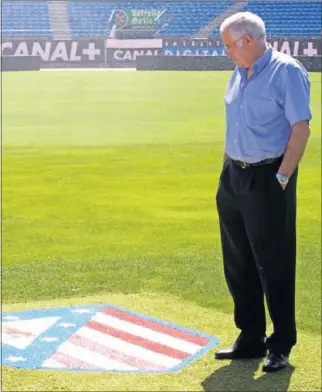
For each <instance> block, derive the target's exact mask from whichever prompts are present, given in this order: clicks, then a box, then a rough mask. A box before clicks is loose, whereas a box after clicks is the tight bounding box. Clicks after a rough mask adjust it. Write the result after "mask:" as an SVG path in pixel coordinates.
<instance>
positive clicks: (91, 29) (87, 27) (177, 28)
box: [2, 0, 322, 38]
mask: <svg viewBox="0 0 322 392" xmlns="http://www.w3.org/2000/svg"><path fill="white" fill-rule="evenodd" d="M53 3H54V2H53ZM56 3H57V5H58V8H59V7H60V8H61V14H59V9H58V11H57V10H56V11H55V12H56V15H51V14H52V13H53V11H51V9H50V7H49V6H48V3H47V2H44V1H41V0H39V1H20V0H3V1H2V35H3V37H21V36H24V37H28V36H29V37H30V36H34V37H44V38H45V37H52V36H54V35H55V30H57V29H64V28H63V27H61V24H59V23H56V25H55V23H54V22H55V20H56V22H59V19H63V17H64V14H66V16H65V19H66V22H65V25H66V28H65V30H66V31H67V30H68V34H70V35H71V36H76V37H77V36H93V37H106V36H109V35H110V30H111V26H110V25H109V24H108V21H109V19H110V17H111V15H112V12H113V10H117V9H143V8H144V9H159V10H163V9H165V10H166V13H165V14H166V15H168V16H169V17H171V19H172V20H171V22H169V23H167V24H164V25H163V27H162V26H160V28H159V29H158V32H157V33H156V34H157V35H158V36H161V37H162V36H166V37H172V36H173V37H178V36H180V37H191V36H194V35H195V34H198V32H199V31H200V29H202V28H203V27H204V26H206V25H207V24H208V25H209V26H211V28H210V29H209V33H208V32H207V34H208V36H211V35H212V36H216V35H218V34H219V31H218V26H219V25H220V18H218V17H219V16H220V15H224V13H225V12H226V14H227V9H228V8H229V7H232V6H233V5H234V4H235V5H236V3H237V4H238V2H221V1H184V2H183V1H173V2H171V1H167V2H155V1H153V2H151V1H150V2H143V1H140V2H104V1H90V2H89V1H60V2H59V3H58V2H56ZM239 8H240V10H242V11H244V10H249V11H252V12H255V13H257V14H259V15H260V16H262V17H263V18H264V20H265V22H266V26H267V32H268V35H269V36H275V37H277V36H284V37H287V36H293V37H294V36H299V37H301V36H320V35H321V29H322V26H321V24H322V23H321V13H322V3H321V1H261V2H260V1H249V2H247V1H244V2H241V7H239ZM216 18H217V19H216ZM214 20H215V21H216V20H217V23H213V24H212V25H211V21H214ZM56 32H57V31H56Z"/></svg>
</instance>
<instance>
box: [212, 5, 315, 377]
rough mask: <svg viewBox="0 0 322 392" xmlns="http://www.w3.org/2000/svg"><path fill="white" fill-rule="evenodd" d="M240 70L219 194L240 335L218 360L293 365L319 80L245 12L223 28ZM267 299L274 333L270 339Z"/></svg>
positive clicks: (231, 98)
mask: <svg viewBox="0 0 322 392" xmlns="http://www.w3.org/2000/svg"><path fill="white" fill-rule="evenodd" d="M221 35H222V40H223V43H224V45H225V47H226V50H227V55H228V56H230V57H231V58H232V59H233V61H234V62H235V63H236V64H237V67H236V68H235V70H234V71H233V73H232V76H231V78H230V80H229V83H228V86H227V90H226V93H225V104H226V141H225V159H224V164H223V169H222V173H221V176H220V180H219V187H218V191H217V195H216V201H217V208H218V214H219V224H220V233H221V242H222V252H223V260H224V273H225V277H226V281H227V285H228V288H229V291H230V293H231V295H232V297H233V301H234V320H235V324H236V327H237V328H238V329H240V334H239V336H238V338H237V340H236V342H235V344H234V345H233V347H232V348H230V349H227V350H220V351H217V352H216V354H215V358H217V359H235V358H258V357H259V358H260V357H264V356H266V355H267V354H268V357H267V358H266V360H265V363H264V366H263V371H276V370H279V369H282V368H284V367H285V366H287V364H288V357H289V354H290V352H291V349H292V347H293V346H294V345H295V344H296V339H297V335H296V322H295V264H296V186H297V174H298V165H299V162H300V160H301V158H302V156H303V153H304V150H305V147H306V144H307V140H308V137H309V134H310V128H309V121H310V119H311V111H310V103H309V101H310V82H309V78H308V74H307V72H306V70H305V69H304V68H303V66H302V65H301V64H300V63H299V62H298V61H296V60H295V59H294V58H292V57H290V56H287V55H285V54H282V53H279V52H277V51H275V50H273V49H272V47H271V46H270V45H269V44H268V43H267V41H266V31H265V24H264V22H263V20H262V19H261V18H260V17H258V16H257V15H254V14H252V13H250V12H240V13H237V14H235V15H233V16H232V17H230V18H228V19H226V20H225V21H224V22H223V24H222V26H221ZM264 298H266V302H267V306H268V310H269V314H270V318H271V320H272V323H273V328H274V331H273V334H272V335H271V336H269V337H266V319H265V307H264Z"/></svg>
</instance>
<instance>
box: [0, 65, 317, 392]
mask: <svg viewBox="0 0 322 392" xmlns="http://www.w3.org/2000/svg"><path fill="white" fill-rule="evenodd" d="M229 75H230V73H229V72H142V73H141V72H69V71H65V72H40V73H24V72H20V73H4V74H3V76H2V78H3V80H2V100H3V102H2V116H3V117H2V126H3V128H2V214H3V224H2V301H3V310H22V309H25V308H35V307H39V306H60V305H62V304H82V303H93V302H95V301H106V302H114V303H115V304H119V305H121V306H125V307H128V308H131V309H133V310H137V311H141V312H145V313H146V314H149V315H152V316H155V317H158V318H164V319H166V320H168V321H172V322H175V323H179V324H181V325H183V326H186V327H191V328H195V329H198V330H201V331H203V332H207V333H211V334H214V335H216V336H218V337H219V339H220V340H221V341H222V344H223V345H225V346H226V345H228V344H229V343H232V342H233V340H234V338H235V337H236V334H237V331H236V330H235V329H234V325H233V322H232V316H231V312H232V302H231V298H230V296H229V294H228V290H227V287H226V284H225V281H224V276H223V271H222V258H221V249H220V238H219V230H218V218H217V211H216V206H215V193H216V189H217V184H218V177H219V174H220V170H221V164H222V157H223V141H224V129H225V118H224V104H223V94H224V90H225V87H226V83H227V81H228V79H229ZM310 77H311V83H312V84H311V86H312V89H311V107H312V111H313V121H312V123H311V130H312V133H311V137H310V140H309V144H308V147H307V150H306V154H305V156H304V158H303V160H302V162H301V165H300V171H299V184H298V265H297V320H298V328H299V344H298V345H297V346H296V348H295V349H294V354H293V353H292V357H291V363H294V365H295V366H296V369H295V371H294V372H291V371H286V372H285V373H284V374H283V375H270V376H269V377H268V376H267V375H263V374H262V372H261V371H260V367H259V368H258V366H257V365H258V362H254V361H251V363H250V364H247V363H244V362H242V363H239V364H237V365H236V364H230V365H228V364H227V363H218V362H215V361H214V360H213V359H212V353H208V354H206V355H205V356H204V357H202V358H200V359H199V360H198V361H196V362H194V363H193V364H192V365H190V366H188V367H187V368H185V369H184V370H183V371H181V372H180V373H178V374H174V375H162V376H152V375H145V376H141V375H115V374H100V375H97V374H96V375H91V374H85V373H84V374H83V373H82V374H79V373H70V374H66V373H60V372H51V373H50V376H49V375H48V373H46V372H43V371H39V372H38V371H37V372H31V371H17V370H14V369H9V368H6V369H4V370H3V390H7V391H9V390H12V391H13V390H15V391H16V390H30V391H38V390H39V391H40V390H44V387H45V386H46V388H50V389H47V390H82V391H83V390H84V391H85V390H93V391H94V390H95V391H96V390H97V391H98V390H100V391H102V390H105V391H112V390H113V391H114V390H118V391H121V390H122V391H123V390H124V391H125V390H128V391H130V390H134V389H133V387H135V388H136V389H135V390H138V391H139V390H140V391H143V390H157V391H161V390H162V391H166V390H178V391H179V390H180V391H182V390H187V391H191V390H194V391H195V390H200V391H220V390H226V391H233V390H239V391H241V390H247V391H248V390H249V391H251V390H254V391H255V390H256V391H262V390H263V391H264V390H265V391H266V390H267V391H275V390H276V391H277V390H283V391H287V390H289V391H293V390H294V391H298V390H312V391H319V390H320V389H321V375H320V370H321V340H320V338H319V337H320V334H321V74H318V73H312V74H311V75H310ZM227 365H228V366H227ZM248 373H249V374H248ZM245 374H247V375H248V376H245ZM241 388H245V389H241Z"/></svg>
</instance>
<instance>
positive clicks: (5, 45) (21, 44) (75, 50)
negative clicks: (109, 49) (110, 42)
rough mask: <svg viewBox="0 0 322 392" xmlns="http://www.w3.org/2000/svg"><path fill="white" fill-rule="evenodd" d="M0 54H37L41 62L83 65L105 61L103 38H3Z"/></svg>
mask: <svg viewBox="0 0 322 392" xmlns="http://www.w3.org/2000/svg"><path fill="white" fill-rule="evenodd" d="M1 55H2V56H15V57H23V56H39V57H40V59H41V61H42V63H43V64H48V65H51V64H53V63H75V64H82V65H84V66H90V65H91V64H101V63H105V40H103V39H94V40H93V39H80V40H69V41H63V40H62V41H56V40H44V39H39V40H34V39H32V40H28V39H26V40H24V41H22V40H4V41H2V43H1Z"/></svg>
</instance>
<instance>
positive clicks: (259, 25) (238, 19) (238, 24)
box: [220, 12, 266, 40]
mask: <svg viewBox="0 0 322 392" xmlns="http://www.w3.org/2000/svg"><path fill="white" fill-rule="evenodd" d="M227 28H228V29H229V30H230V32H231V33H232V34H233V35H234V36H236V37H241V36H243V35H246V34H248V35H250V36H251V37H252V38H253V39H256V40H257V39H263V38H265V37H266V28H265V23H264V21H263V19H262V18H261V17H259V16H258V15H255V14H253V13H251V12H237V14H234V15H232V16H230V17H229V18H227V19H225V20H224V21H223V23H222V24H221V26H220V33H222V32H223V31H224V30H226V29H227Z"/></svg>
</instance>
